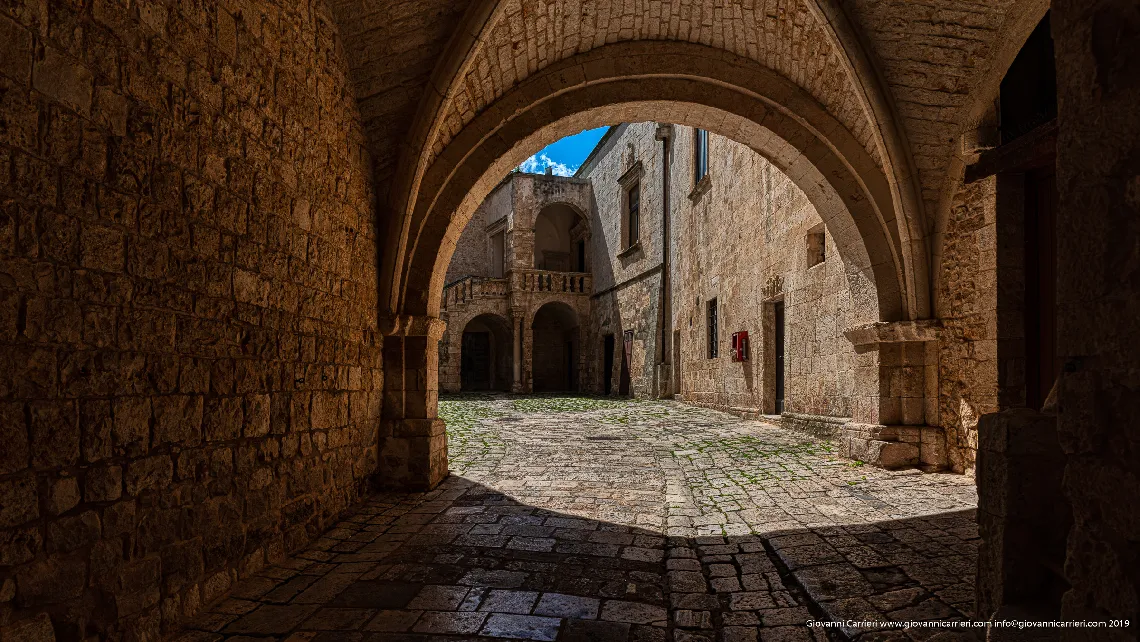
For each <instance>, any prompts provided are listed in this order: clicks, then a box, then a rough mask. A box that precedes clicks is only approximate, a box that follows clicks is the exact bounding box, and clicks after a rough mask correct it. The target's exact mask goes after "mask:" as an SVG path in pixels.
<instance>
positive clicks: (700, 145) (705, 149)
mask: <svg viewBox="0 0 1140 642" xmlns="http://www.w3.org/2000/svg"><path fill="white" fill-rule="evenodd" d="M693 151H694V154H693V182H694V183H699V182H701V179H702V178H704V177H705V175H706V174H708V173H709V133H708V132H707V131H705V130H703V129H698V130H695V131H694V132H693Z"/></svg>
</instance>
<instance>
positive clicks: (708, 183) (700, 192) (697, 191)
mask: <svg viewBox="0 0 1140 642" xmlns="http://www.w3.org/2000/svg"><path fill="white" fill-rule="evenodd" d="M710 187H712V178H710V176H709V175H708V174H705V175H704V177H703V178H701V180H699V181H697V184H696V185H694V186H693V191H691V192H689V200H690V201H692V202H693V203H696V202H698V201H700V200H701V197H702V196H704V195H705V192H707V191H709V188H710Z"/></svg>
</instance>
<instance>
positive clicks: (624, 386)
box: [618, 330, 633, 397]
mask: <svg viewBox="0 0 1140 642" xmlns="http://www.w3.org/2000/svg"><path fill="white" fill-rule="evenodd" d="M632 362H633V330H626V331H625V332H624V333H623V334H622V348H621V379H620V380H619V381H618V394H619V395H621V396H623V397H628V396H629V379H630V374H629V368H630V364H631V363H632Z"/></svg>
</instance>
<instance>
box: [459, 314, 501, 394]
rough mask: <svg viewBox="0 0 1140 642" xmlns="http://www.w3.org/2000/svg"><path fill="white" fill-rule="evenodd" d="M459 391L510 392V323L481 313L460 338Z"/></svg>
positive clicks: (468, 325) (469, 322) (467, 326)
mask: <svg viewBox="0 0 1140 642" xmlns="http://www.w3.org/2000/svg"><path fill="white" fill-rule="evenodd" d="M460 336H461V339H460V343H461V345H460V355H459V362H460V379H459V380H460V390H462V391H464V392H469V391H491V390H498V391H503V392H505V391H509V390H510V389H511V381H512V377H511V368H512V357H513V355H512V350H511V342H512V341H514V339H513V337H512V336H511V324H510V322H509V321H507V320H506V319H504V318H503V317H501V316H499V315H497V314H480V315H479V316H477V317H475V318H473V319H471V320H470V321H468V322H467V324H466V325H465V326H464V327H463V333H462V334H461V335H460Z"/></svg>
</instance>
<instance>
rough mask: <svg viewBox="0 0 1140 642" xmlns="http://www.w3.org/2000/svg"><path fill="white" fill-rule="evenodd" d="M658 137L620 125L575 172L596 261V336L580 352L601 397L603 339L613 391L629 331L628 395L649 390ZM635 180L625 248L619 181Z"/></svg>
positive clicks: (653, 126) (656, 285)
mask: <svg viewBox="0 0 1140 642" xmlns="http://www.w3.org/2000/svg"><path fill="white" fill-rule="evenodd" d="M656 135H657V123H653V122H643V123H629V124H622V125H618V126H617V127H616V128H615V129H614V130H613V131H612V132H610V133H609V135H608V136H607V137H606V138H605V139H603V141H601V143H600V147H599V148H598V149H597V150H596V151H595V153H594V155H592V156H591V157H590V158H589V159H587V161H586V162H585V163H583V166H582V168H581V169H580V170H579V171H578V176H581V177H583V178H587V179H589V180H590V183H591V185H592V186H593V195H594V203H593V207H592V209H591V229H592V230H593V235H592V237H591V239H590V241H591V242H590V245H589V248H590V249H589V254H590V256H591V257H593V258H592V260H591V263H590V265H591V267H592V269H593V272H594V290H595V295H594V302H595V305H594V311H593V319H594V323H593V325H594V327H596V328H597V336H596V337H595V338H593V340H592V343H590V344H587V345H586V347H585V348H584V349H585V350H586V354H588V355H591V357H590V361H591V363H592V366H593V368H594V370H595V372H596V375H595V377H594V378H593V379H592V381H593V382H594V384H593V385H594V386H595V390H596V391H598V392H600V391H602V390H604V389H605V388H604V382H603V378H604V376H605V373H604V372H603V364H604V363H605V362H604V354H603V352H604V347H605V338H604V337H605V335H607V334H613V335H614V351H615V354H614V355H613V359H614V368H613V373H612V375H611V376H612V379H611V385H612V388H611V390H612V391H614V392H615V393H616V391H617V390H618V378H619V377H620V372H621V360H622V350H623V334H624V332H625V331H627V330H632V331H633V333H634V341H633V351H632V355H631V363H630V392H631V394H633V395H634V396H638V397H643V396H648V395H650V394H652V391H653V380H652V378H653V372H654V364H655V362H656V351H657V326H658V320H657V319H658V313H659V312H658V305H659V299H660V289H661V282H660V278H661V274H660V272H661V262H662V224H663V209H664V198H663V197H664V190H663V185H664V181H663V176H662V163H663V152H662V147H661V145H662V143H661V141H659V140H657V138H656ZM631 172H632V174H631ZM634 175H636V180H638V181H639V183H640V187H641V191H640V194H641V204H640V213H641V216H640V226H639V227H640V233H639V235H638V236H639V242H638V244H637V246H636V247H634V248H632V249H627V248H626V247H623V242H622V241H623V232H622V224H623V222H622V219H623V217H624V216H625V204H624V201H623V199H624V198H625V195H624V190H625V187H624V186H623V183H621V182H619V179H623V178H625V179H627V182H626V183H625V185H628V179H630V178H632V177H633V176H634Z"/></svg>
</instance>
